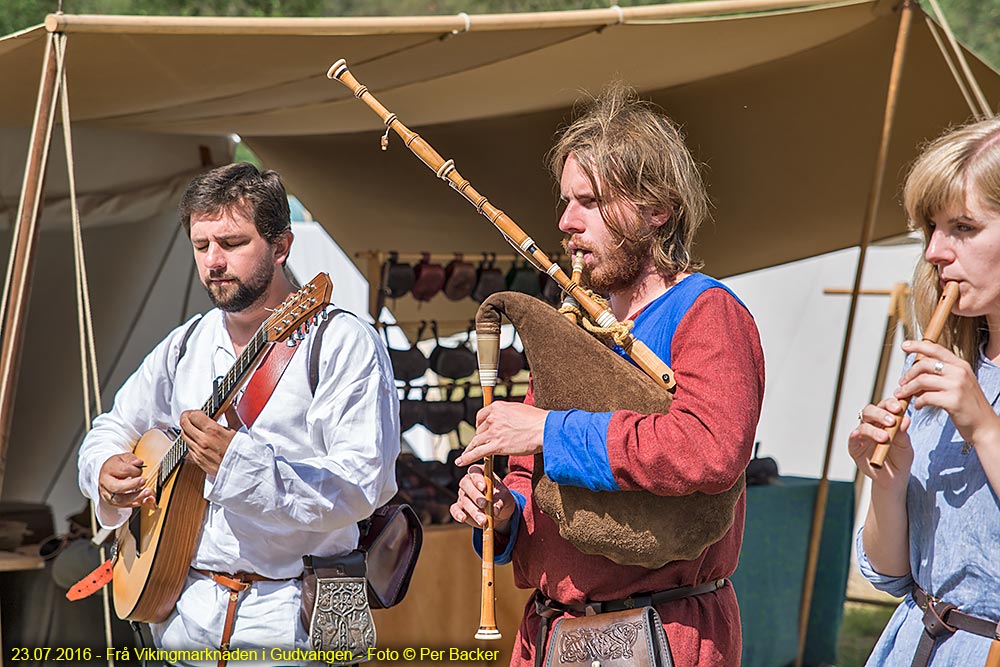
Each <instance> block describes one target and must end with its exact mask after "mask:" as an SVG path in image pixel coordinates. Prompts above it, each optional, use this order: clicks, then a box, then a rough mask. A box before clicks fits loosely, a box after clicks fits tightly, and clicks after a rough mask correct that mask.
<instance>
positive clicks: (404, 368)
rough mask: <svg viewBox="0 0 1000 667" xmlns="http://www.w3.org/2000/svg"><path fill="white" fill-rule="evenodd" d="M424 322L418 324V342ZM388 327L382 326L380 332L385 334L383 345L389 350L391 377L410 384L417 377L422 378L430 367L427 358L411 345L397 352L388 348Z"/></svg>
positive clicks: (424, 326) (424, 325) (422, 331)
mask: <svg viewBox="0 0 1000 667" xmlns="http://www.w3.org/2000/svg"><path fill="white" fill-rule="evenodd" d="M426 324H427V323H426V322H421V323H420V330H419V331H417V337H416V340H418V341H419V340H420V338H421V336H423V333H424V329H425V328H426ZM389 326H390V325H384V326H383V327H382V331H383V333H384V334H385V345H386V347H387V348H388V350H389V361H390V362H391V363H392V375H393V377H395V378H396V379H397V380H399V381H401V382H410V381H411V380H416V379H417V378H419V377H423V374H424V373H426V372H427V369H428V368H429V367H430V365H429V363H428V361H427V357H425V356H424V353H423V352H421V351H420V350H419V349H418V348H417V346H416V345H411V346H410V347H409V348H408V349H405V350H397V349H395V348H393V347H390V346H389V333H388V330H389Z"/></svg>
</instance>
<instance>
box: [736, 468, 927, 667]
mask: <svg viewBox="0 0 1000 667" xmlns="http://www.w3.org/2000/svg"><path fill="white" fill-rule="evenodd" d="M818 488H819V480H818V479H810V478H804V477H779V478H778V480H777V481H776V482H775V483H774V484H770V485H761V486H748V487H747V518H746V529H745V531H744V534H743V550H742V552H741V554H740V564H739V566H738V567H737V568H736V573H735V574H734V575H733V577H732V580H733V586H734V587H735V589H736V598H737V599H738V600H739V603H740V619H741V621H742V625H743V658H742V663H741V665H742V667H783V666H784V665H790V664H792V663H793V662H794V661H795V657H796V654H797V652H798V626H799V607H800V605H801V602H802V584H803V580H804V579H805V572H806V557H807V554H808V551H809V531H810V530H811V529H812V517H813V507H814V505H815V502H816V491H817V489H818ZM853 526H854V484H853V483H851V482H839V481H831V482H830V486H829V491H828V495H827V506H826V518H825V522H824V528H823V537H822V539H821V541H820V551H819V561H818V568H817V570H816V583H815V586H814V588H813V596H812V604H811V607H810V609H811V611H810V615H809V631H808V633H807V635H806V650H805V653H804V655H803V664H805V665H807V666H810V667H812V666H818V665H823V664H830V665H835V664H837V638H838V635H839V634H840V623H841V620H842V618H843V611H844V600H845V598H846V595H847V575H848V571H849V569H850V556H851V533H852V529H853ZM911 657H912V656H911Z"/></svg>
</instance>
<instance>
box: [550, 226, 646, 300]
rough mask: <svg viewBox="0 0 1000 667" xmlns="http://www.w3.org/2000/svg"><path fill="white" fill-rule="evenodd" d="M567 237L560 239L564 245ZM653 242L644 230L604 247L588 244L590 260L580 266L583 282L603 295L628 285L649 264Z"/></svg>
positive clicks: (629, 285) (633, 282) (632, 282)
mask: <svg viewBox="0 0 1000 667" xmlns="http://www.w3.org/2000/svg"><path fill="white" fill-rule="evenodd" d="M568 240H569V239H566V240H564V241H563V248H565V247H566V245H567V242H568ZM653 242H654V241H653V236H652V235H650V234H647V235H646V236H643V237H642V238H640V239H637V240H631V239H624V240H623V241H622V242H621V243H620V244H616V245H609V246H607V247H604V248H588V250H589V251H590V252H591V254H592V261H591V263H590V264H585V265H584V267H583V274H582V278H581V279H582V281H583V283H584V284H586V285H587V286H588V287H590V289H592V290H594V291H595V292H597V293H599V294H603V295H605V296H607V295H611V294H614V293H615V292H620V291H622V290H624V289H626V288H629V287H631V286H632V285H634V284H635V283H636V282H637V281H638V280H639V278H640V277H641V276H642V274H643V272H645V270H646V267H647V266H648V265H649V262H650V258H651V256H652V250H653Z"/></svg>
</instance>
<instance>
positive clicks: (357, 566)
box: [300, 549, 375, 665]
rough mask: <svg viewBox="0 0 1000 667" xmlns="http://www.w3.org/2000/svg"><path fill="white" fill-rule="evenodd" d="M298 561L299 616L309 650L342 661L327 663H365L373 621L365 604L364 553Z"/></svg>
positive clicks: (357, 551) (372, 637)
mask: <svg viewBox="0 0 1000 667" xmlns="http://www.w3.org/2000/svg"><path fill="white" fill-rule="evenodd" d="M302 562H303V564H304V565H305V572H304V573H303V576H302V606H301V608H300V617H301V619H302V624H303V625H304V626H305V627H306V628H307V629H308V630H309V647H310V648H311V649H314V650H316V651H329V652H334V651H335V652H336V653H337V655H338V657H340V656H342V657H343V658H344V660H342V661H336V662H332V663H329V664H333V665H349V664H353V663H357V662H364V661H366V660H368V652H369V649H372V648H375V620H374V619H373V618H372V612H371V607H370V606H369V604H368V595H367V591H366V571H367V566H366V564H365V552H364V550H362V549H355V550H354V551H351V552H350V553H346V554H342V555H340V556H303V557H302ZM348 652H349V656H350V657H348Z"/></svg>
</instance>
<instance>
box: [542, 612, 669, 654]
mask: <svg viewBox="0 0 1000 667" xmlns="http://www.w3.org/2000/svg"><path fill="white" fill-rule="evenodd" d="M595 664H599V665H601V667H673V665H674V660H673V656H672V655H671V654H670V645H669V644H668V643H667V635H666V633H664V632H663V623H662V622H661V621H660V615H659V614H658V613H656V609H654V608H653V607H640V608H638V609H627V610H625V611H616V612H609V613H605V614H597V615H594V616H580V617H579V618H561V619H559V620H558V621H556V622H555V624H553V626H552V634H551V636H550V637H549V643H548V648H547V650H546V652H545V667H591V666H592V665H595Z"/></svg>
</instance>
